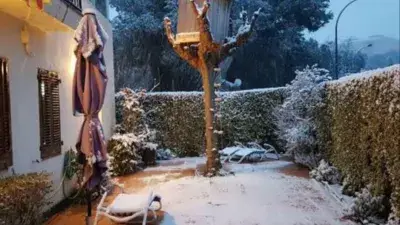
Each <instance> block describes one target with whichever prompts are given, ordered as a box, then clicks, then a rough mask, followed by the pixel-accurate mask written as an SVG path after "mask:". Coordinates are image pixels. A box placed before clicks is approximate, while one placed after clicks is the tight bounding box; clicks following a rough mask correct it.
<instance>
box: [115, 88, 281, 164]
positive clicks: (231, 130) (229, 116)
mask: <svg viewBox="0 0 400 225" xmlns="http://www.w3.org/2000/svg"><path fill="white" fill-rule="evenodd" d="M125 92H127V90H125ZM129 93H131V91H129ZM217 95H218V96H220V97H221V98H222V102H220V103H216V104H217V107H216V108H215V109H214V110H215V114H216V116H217V118H216V120H217V125H216V126H217V130H219V131H222V132H219V140H218V142H219V146H220V147H221V148H223V147H226V146H229V145H232V144H234V142H235V141H239V142H244V143H245V142H251V141H256V142H258V143H260V144H263V143H269V144H272V145H274V146H275V147H276V148H278V149H280V146H279V145H278V144H279V143H278V142H277V141H276V140H277V137H276V134H275V133H274V130H275V127H274V124H273V116H272V112H273V109H274V107H275V106H277V105H280V104H281V103H282V100H283V98H284V95H285V88H267V89H256V90H248V91H235V92H219V93H217ZM124 96H125V94H123V93H121V92H120V93H118V94H117V95H116V105H117V107H116V108H117V121H118V122H120V123H122V125H123V126H122V127H124V126H125V127H129V126H132V124H135V123H134V122H132V120H126V119H124V116H123V115H125V116H126V115H127V114H126V112H127V111H128V109H127V108H128V107H127V104H125V103H123V102H124V101H126V99H128V100H129V98H126V97H124ZM139 101H140V103H138V105H140V108H141V109H142V110H143V112H144V114H145V115H146V119H145V121H146V124H148V126H149V129H153V130H155V131H156V137H155V141H154V142H155V143H157V144H159V146H160V147H161V148H165V149H167V148H168V149H171V150H172V152H173V153H175V154H176V155H177V156H180V157H182V156H198V155H200V154H202V153H203V144H204V142H203V140H204V115H203V114H204V108H203V92H152V93H145V94H143V95H142V96H141V97H140V98H139ZM124 112H125V114H124ZM131 113H132V114H134V113H135V112H131ZM128 115H129V114H128ZM133 118H135V116H133ZM125 123H126V124H125ZM124 124H125V125H124ZM254 124H257V126H254Z"/></svg>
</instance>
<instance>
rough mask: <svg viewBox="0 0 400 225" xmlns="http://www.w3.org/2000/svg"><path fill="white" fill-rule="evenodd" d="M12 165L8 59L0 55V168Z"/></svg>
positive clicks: (3, 168)
mask: <svg viewBox="0 0 400 225" xmlns="http://www.w3.org/2000/svg"><path fill="white" fill-rule="evenodd" d="M11 165H12V150H11V112H10V89H9V83H8V61H7V59H5V58H1V57H0V170H5V169H7V168H8V167H9V166H11Z"/></svg>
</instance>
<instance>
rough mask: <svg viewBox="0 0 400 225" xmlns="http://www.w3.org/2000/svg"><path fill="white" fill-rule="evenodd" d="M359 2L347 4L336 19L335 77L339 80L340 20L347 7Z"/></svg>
mask: <svg viewBox="0 0 400 225" xmlns="http://www.w3.org/2000/svg"><path fill="white" fill-rule="evenodd" d="M355 1H357V0H352V1H351V2H349V3H347V5H346V6H345V7H343V9H342V11H340V13H339V15H338V17H337V19H336V26H335V76H336V79H338V78H339V63H338V62H339V52H338V24H339V19H340V17H341V16H342V14H343V12H344V10H345V9H347V7H349V6H350V5H351V4H352V3H354V2H355Z"/></svg>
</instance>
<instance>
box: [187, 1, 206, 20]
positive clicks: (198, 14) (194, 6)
mask: <svg viewBox="0 0 400 225" xmlns="http://www.w3.org/2000/svg"><path fill="white" fill-rule="evenodd" d="M190 3H191V4H190V5H191V6H192V10H193V13H194V15H196V18H204V17H205V16H206V15H207V11H208V9H209V8H210V3H208V1H207V0H205V1H204V3H203V8H201V9H200V8H199V7H198V6H197V4H196V2H194V0H190Z"/></svg>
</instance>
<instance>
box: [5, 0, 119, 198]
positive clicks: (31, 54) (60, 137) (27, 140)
mask: <svg viewBox="0 0 400 225" xmlns="http://www.w3.org/2000/svg"><path fill="white" fill-rule="evenodd" d="M41 3H43V6H42V4H41ZM86 8H92V9H96V10H97V13H96V15H97V18H98V19H99V21H100V23H101V24H102V26H103V27H104V29H105V31H106V32H107V34H108V35H109V40H108V42H107V43H106V46H105V49H104V57H105V60H106V66H107V74H108V77H109V79H108V85H107V91H106V98H105V102H104V106H103V110H102V111H101V113H100V119H101V121H102V124H103V126H104V132H105V135H106V138H108V137H110V136H111V135H112V129H113V126H114V124H115V104H114V68H113V66H114V65H113V41H112V40H113V38H112V26H111V23H110V21H109V20H108V0H40V1H37V0H0V176H9V175H12V174H24V173H29V172H40V171H47V172H50V173H52V180H53V183H54V189H57V187H58V186H59V185H60V183H61V180H62V177H63V164H64V155H65V152H66V151H68V150H69V149H70V148H74V146H75V143H76V141H77V137H78V132H79V129H80V127H81V125H82V122H83V118H82V117H75V116H74V115H73V109H72V82H73V73H74V66H75V62H76V58H75V55H74V52H73V50H74V47H75V44H76V43H75V41H74V39H73V35H74V30H75V29H76V27H77V25H78V23H79V20H80V19H81V18H82V11H83V10H84V9H86ZM71 186H72V182H67V183H65V187H66V188H67V189H69V190H71ZM67 191H68V190H67ZM63 197H64V196H63V193H62V191H58V192H57V193H56V194H55V196H54V197H53V199H52V201H53V202H54V203H57V202H59V201H60V200H62V199H63Z"/></svg>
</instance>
